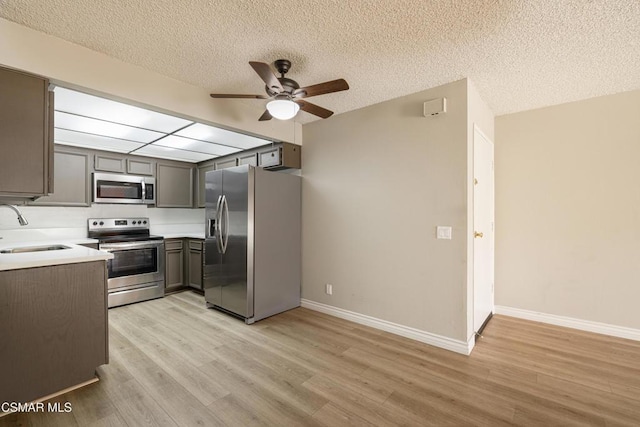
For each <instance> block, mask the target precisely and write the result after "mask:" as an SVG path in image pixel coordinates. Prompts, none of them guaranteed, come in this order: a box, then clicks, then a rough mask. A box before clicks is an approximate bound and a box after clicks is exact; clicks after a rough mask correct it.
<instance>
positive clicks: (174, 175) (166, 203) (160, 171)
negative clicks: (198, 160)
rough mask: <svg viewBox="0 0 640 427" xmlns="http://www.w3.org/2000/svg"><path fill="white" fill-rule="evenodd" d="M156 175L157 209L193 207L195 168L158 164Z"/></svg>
mask: <svg viewBox="0 0 640 427" xmlns="http://www.w3.org/2000/svg"><path fill="white" fill-rule="evenodd" d="M156 174H157V175H156V187H157V189H156V206H157V207H159V208H191V207H193V167H191V166H182V165H173V164H164V163H158V167H157V171H156Z"/></svg>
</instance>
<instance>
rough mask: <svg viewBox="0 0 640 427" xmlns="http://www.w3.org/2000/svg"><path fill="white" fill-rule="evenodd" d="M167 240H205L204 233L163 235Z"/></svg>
mask: <svg viewBox="0 0 640 427" xmlns="http://www.w3.org/2000/svg"><path fill="white" fill-rule="evenodd" d="M162 236H163V237H164V238H165V239H202V240H204V232H203V233H189V232H185V233H166V234H163V235H162Z"/></svg>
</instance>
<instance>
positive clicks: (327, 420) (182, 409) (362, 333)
mask: <svg viewBox="0 0 640 427" xmlns="http://www.w3.org/2000/svg"><path fill="white" fill-rule="evenodd" d="M109 316H110V322H109V323H110V342H109V347H110V364H108V365H105V366H101V367H99V368H98V370H97V374H98V376H99V377H100V381H99V382H97V383H95V384H92V385H89V386H87V387H85V388H82V389H79V390H74V391H72V392H69V393H67V394H65V395H62V396H58V397H56V398H55V401H56V402H60V403H64V402H66V401H68V402H70V403H71V404H72V406H73V412H71V413H68V414H64V413H61V414H58V413H19V414H10V415H7V416H4V417H0V427H2V426H34V427H39V426H51V425H52V426H56V425H60V426H62V425H64V426H74V425H79V426H86V425H89V426H127V425H130V426H138V425H140V426H156V425H159V426H174V425H180V426H182V425H212V426H216V425H226V426H274V425H278V426H306V425H309V426H318V425H324V426H343V425H345V426H346V425H356V426H370V425H375V426H398V425H403V426H428V425H437V426H441V425H455V426H459V425H473V426H478V425H490V426H500V425H522V426H574V425H575V426H578V425H580V426H583V425H589V426H605V425H606V426H610V425H626V426H638V425H640V342H636V341H629V340H624V339H618V338H614V337H608V336H603V335H598V334H592V333H588V332H584V331H574V330H571V329H567V328H561V327H557V326H553V325H547V324H541V323H537V322H530V321H526V320H522V319H514V318H509V317H506V316H500V315H497V316H494V318H493V319H492V320H491V321H490V322H489V324H488V325H487V327H486V328H485V330H484V332H483V338H481V339H479V340H478V342H477V343H476V347H475V349H474V351H473V353H472V354H471V356H464V355H460V354H455V353H451V352H448V351H446V350H443V349H439V348H435V347H431V346H428V345H426V344H423V343H420V342H417V341H413V340H410V339H407V338H404V337H400V336H396V335H392V334H389V333H387V332H384V331H380V330H375V329H371V328H369V327H367V326H364V325H359V324H355V323H352V322H348V321H346V320H343V319H339V318H336V317H332V316H329V315H326V314H323V313H319V312H314V311H311V310H308V309H304V308H298V309H294V310H290V311H288V312H285V313H282V314H280V315H278V316H273V317H270V318H267V319H264V320H262V321H260V322H257V323H256V324H254V325H246V324H244V322H242V321H241V320H238V319H236V318H233V317H231V316H228V315H226V314H224V313H222V312H220V311H217V310H212V309H207V308H206V306H205V303H204V298H203V297H202V295H199V294H196V293H193V292H182V293H175V294H171V295H168V296H167V297H165V298H162V299H158V300H153V301H147V302H144V303H139V304H132V305H129V306H123V307H117V308H115V309H111V310H109Z"/></svg>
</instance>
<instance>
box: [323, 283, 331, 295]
mask: <svg viewBox="0 0 640 427" xmlns="http://www.w3.org/2000/svg"><path fill="white" fill-rule="evenodd" d="M324 292H325V293H326V294H327V295H333V285H331V284H329V283H327V284H325V285H324Z"/></svg>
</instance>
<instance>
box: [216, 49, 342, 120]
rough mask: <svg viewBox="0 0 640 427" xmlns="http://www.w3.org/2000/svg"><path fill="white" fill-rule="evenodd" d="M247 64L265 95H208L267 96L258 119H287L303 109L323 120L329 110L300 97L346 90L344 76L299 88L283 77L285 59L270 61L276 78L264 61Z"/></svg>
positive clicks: (287, 63) (224, 96)
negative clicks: (275, 71)
mask: <svg viewBox="0 0 640 427" xmlns="http://www.w3.org/2000/svg"><path fill="white" fill-rule="evenodd" d="M249 65H251V67H252V68H253V69H254V70H255V72H256V73H258V75H259V76H260V78H261V79H262V80H263V81H264V82H265V83H266V86H265V91H266V92H267V94H266V95H234V94H218V93H212V94H211V97H212V98H249V99H271V101H269V102H268V103H267V110H266V111H265V112H264V114H262V116H260V118H259V119H258V120H260V121H264V120H271V119H272V118H276V119H280V120H288V119H291V118H293V117H294V116H295V115H296V114H297V113H298V110H302V111H306V112H307V113H311V114H313V115H316V116H318V117H322V118H323V119H326V118H328V117H331V115H332V114H333V111H329V110H327V109H326V108H322V107H320V106H318V105H315V104H312V103H310V102H307V101H305V100H304V98H310V97H312V96H317V95H324V94H326V93H333V92H340V91H342V90H347V89H349V85H348V84H347V82H346V81H345V80H344V79H338V80H331V81H329V82H324V83H319V84H317V85H312V86H306V87H300V85H299V84H298V83H297V82H296V81H295V80H292V79H289V78H287V77H285V76H284V75H285V74H287V72H288V71H289V69H290V68H291V61H289V60H287V59H278V60H277V61H275V62H274V63H273V65H274V67H275V68H276V70H277V71H278V73H280V77H277V76H276V75H275V74H274V72H273V71H272V70H271V67H269V64H265V63H264V62H254V61H250V62H249Z"/></svg>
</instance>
